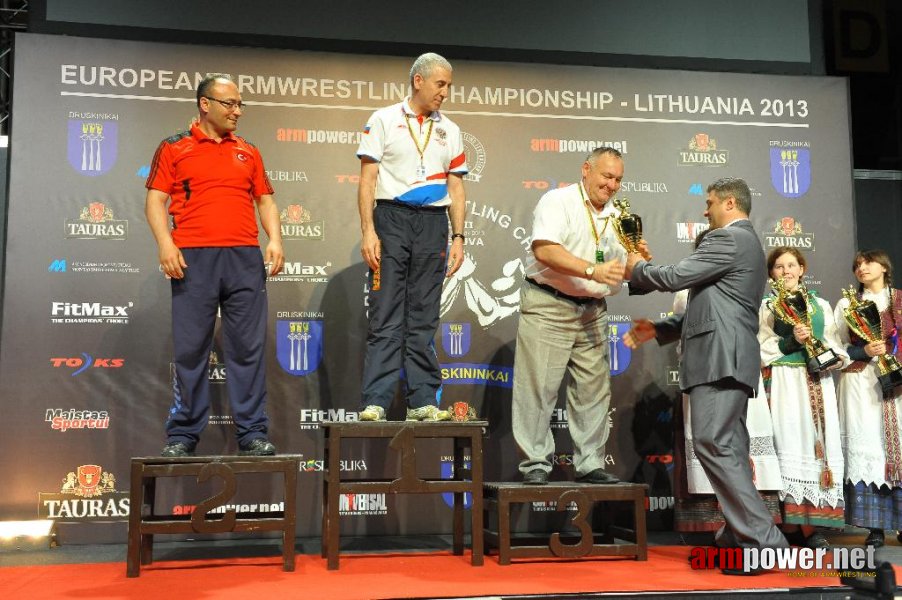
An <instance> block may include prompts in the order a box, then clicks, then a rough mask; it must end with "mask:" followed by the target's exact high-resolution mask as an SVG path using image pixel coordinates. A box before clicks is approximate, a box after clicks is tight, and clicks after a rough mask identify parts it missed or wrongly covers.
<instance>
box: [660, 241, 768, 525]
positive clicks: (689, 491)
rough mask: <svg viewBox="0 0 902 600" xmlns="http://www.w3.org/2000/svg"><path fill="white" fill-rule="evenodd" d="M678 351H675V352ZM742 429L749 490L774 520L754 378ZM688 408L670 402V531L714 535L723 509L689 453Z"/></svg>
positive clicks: (678, 308) (761, 398) (764, 414)
mask: <svg viewBox="0 0 902 600" xmlns="http://www.w3.org/2000/svg"><path fill="white" fill-rule="evenodd" d="M706 233H707V230H705V231H702V232H701V233H700V234H699V235H698V236H696V238H695V246H696V247H698V244H699V242H701V240H702V238H703V237H704V236H705V234H706ZM688 300H689V290H682V291H679V292H677V293H676V294H675V295H674V297H673V313H674V314H684V313H685V312H686V304H687V303H688ZM677 352H678V353H679V349H678V350H677ZM745 422H746V428H747V429H748V432H749V439H750V454H751V456H750V457H749V458H750V460H751V463H752V473H753V474H754V481H755V488H757V489H758V491H759V492H760V493H761V499H762V500H764V504H765V506H767V508H768V510H769V511H770V513H771V515H773V517H774V521H775V522H776V523H780V522H781V517H780V501H779V498H778V495H777V494H778V492H779V490H780V489H781V487H782V484H783V480H782V479H781V478H780V463H779V462H778V460H777V453H776V450H775V449H774V429H773V424H772V423H771V417H770V410H769V409H768V407H767V398H766V397H765V395H764V386H763V384H762V383H760V382H759V384H758V395H757V396H756V397H755V398H749V405H748V409H747V410H746V421H745ZM690 423H691V418H690V412H689V395H688V394H683V395H682V402H677V403H676V404H675V405H674V430H673V431H674V446H673V463H674V469H673V480H674V481H673V488H674V494H673V495H674V511H673V512H674V519H673V520H674V529H675V530H676V531H679V532H680V533H697V532H711V533H714V532H716V531H717V530H718V529H720V527H721V526H722V525H723V524H724V518H723V513H721V511H720V505H719V504H718V502H717V498H716V497H715V496H714V489H713V488H712V487H711V483H710V482H709V481H708V476H707V475H705V472H704V470H703V469H702V465H701V463H700V462H699V460H698V458H697V457H696V455H695V450H694V447H693V445H692V444H693V442H692V427H691V425H690Z"/></svg>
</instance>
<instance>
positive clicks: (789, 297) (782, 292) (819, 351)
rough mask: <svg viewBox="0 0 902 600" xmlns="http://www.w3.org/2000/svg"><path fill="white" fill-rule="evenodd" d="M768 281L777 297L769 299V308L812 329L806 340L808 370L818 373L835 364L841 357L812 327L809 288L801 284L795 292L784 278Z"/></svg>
mask: <svg viewBox="0 0 902 600" xmlns="http://www.w3.org/2000/svg"><path fill="white" fill-rule="evenodd" d="M768 283H769V284H770V286H771V287H772V288H773V290H774V293H775V294H776V295H775V297H774V298H773V299H771V300H768V301H767V308H768V309H770V311H771V312H772V313H774V316H775V317H776V318H778V319H780V320H781V321H783V322H784V323H787V324H789V325H792V326H795V325H805V326H806V327H808V328H809V329H811V330H812V334H811V336H810V337H809V338H808V339H807V340H806V341H805V355H806V356H807V364H808V371H809V372H810V373H817V372H819V371H824V370H826V369H827V368H829V367H831V366H833V365H835V364H836V363H838V362H839V361H840V360H841V359H840V358H839V356H837V355H836V353H835V352H834V351H833V350H832V349H831V348H828V347H827V346H825V345H824V342H822V341H820V340H819V339H817V338H816V337H814V333H813V331H814V330H813V328H812V327H811V314H812V313H813V312H814V310H815V308H814V307H813V306H811V304H810V303H809V301H808V290H806V289H805V286H803V285H799V287H798V289H797V290H796V291H795V292H788V291H787V290H786V285H785V283H784V282H783V279H782V278H781V279H776V280H774V279H769V280H768Z"/></svg>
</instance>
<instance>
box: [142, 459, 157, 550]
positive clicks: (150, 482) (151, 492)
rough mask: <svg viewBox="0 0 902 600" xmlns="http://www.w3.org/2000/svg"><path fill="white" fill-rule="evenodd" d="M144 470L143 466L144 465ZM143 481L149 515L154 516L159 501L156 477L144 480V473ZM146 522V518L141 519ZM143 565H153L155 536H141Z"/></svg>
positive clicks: (147, 534)
mask: <svg viewBox="0 0 902 600" xmlns="http://www.w3.org/2000/svg"><path fill="white" fill-rule="evenodd" d="M142 469H143V465H142ZM141 479H142V481H144V504H146V505H147V507H148V509H147V510H148V515H150V516H153V515H154V510H155V509H154V506H156V499H157V479H156V477H150V478H146V479H145V478H144V475H143V473H142V476H141ZM141 520H142V521H143V520H144V517H143V516H142V517H141ZM141 564H142V565H150V564H153V534H152V533H145V534H144V535H142V536H141Z"/></svg>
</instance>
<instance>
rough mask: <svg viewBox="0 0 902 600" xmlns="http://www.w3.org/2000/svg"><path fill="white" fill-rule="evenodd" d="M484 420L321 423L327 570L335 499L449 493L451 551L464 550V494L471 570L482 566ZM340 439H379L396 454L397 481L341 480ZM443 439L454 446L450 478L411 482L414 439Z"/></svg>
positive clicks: (332, 556)
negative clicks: (398, 456) (468, 505)
mask: <svg viewBox="0 0 902 600" xmlns="http://www.w3.org/2000/svg"><path fill="white" fill-rule="evenodd" d="M486 427H488V422H486V421H469V422H462V423H457V422H428V421H422V422H421V421H398V422H395V421H363V422H360V421H358V422H349V423H340V422H324V423H323V424H322V429H323V432H324V433H325V436H326V444H325V462H326V465H325V473H324V474H323V475H324V477H323V545H322V546H323V549H322V556H323V558H326V559H327V566H328V569H329V570H335V569H337V568H338V555H339V552H340V549H339V533H340V531H339V499H340V496H341V494H354V493H360V494H372V493H388V494H440V493H445V492H452V493H453V494H454V518H453V529H454V532H453V551H454V554H458V555H461V554H463V551H464V542H463V539H464V494H465V493H467V492H469V493H470V494H472V497H473V504H472V506H471V509H470V518H471V525H470V531H471V547H472V551H473V556H472V559H471V564H472V565H473V566H480V565H482V436H483V434H484V433H485V428H486ZM346 438H383V439H388V440H390V442H389V444H388V447H389V448H391V449H392V450H395V451H396V452H399V453H400V454H401V474H400V476H399V477H398V478H397V479H390V480H388V479H354V480H350V481H343V480H342V478H341V476H342V473H341V469H340V457H341V442H342V440H343V439H346ZM422 438H449V439H452V440H453V442H454V461H453V465H452V469H453V473H454V475H453V479H420V478H419V477H417V468H416V446H415V440H417V439H422ZM465 448H469V449H470V468H469V469H467V468H466V466H465V465H464V449H465Z"/></svg>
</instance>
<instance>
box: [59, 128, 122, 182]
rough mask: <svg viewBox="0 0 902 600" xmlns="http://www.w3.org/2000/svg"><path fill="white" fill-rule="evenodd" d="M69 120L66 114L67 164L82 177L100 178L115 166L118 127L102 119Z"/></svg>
mask: <svg viewBox="0 0 902 600" xmlns="http://www.w3.org/2000/svg"><path fill="white" fill-rule="evenodd" d="M72 116H73V113H69V117H70V118H69V143H68V147H67V151H66V156H67V157H68V158H69V164H70V165H72V168H73V169H75V170H76V171H78V172H79V173H81V174H82V175H88V176H90V177H96V176H97V175H103V174H104V173H106V172H108V171H109V170H110V169H112V168H113V165H114V164H116V146H117V142H118V140H117V138H118V135H117V132H118V128H119V124H118V123H116V122H115V121H108V120H103V119H77V118H76V119H73V118H71V117H72ZM117 118H118V117H117Z"/></svg>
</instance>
